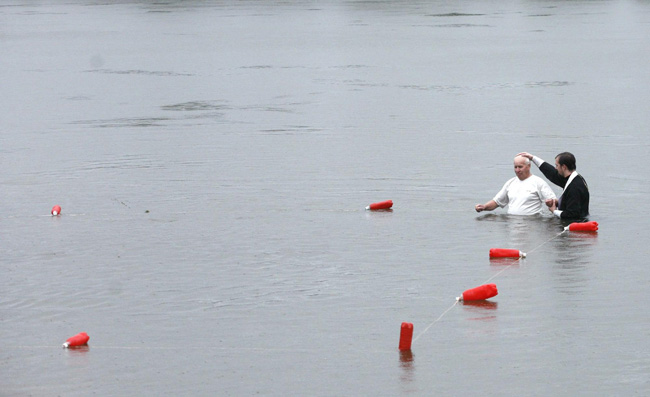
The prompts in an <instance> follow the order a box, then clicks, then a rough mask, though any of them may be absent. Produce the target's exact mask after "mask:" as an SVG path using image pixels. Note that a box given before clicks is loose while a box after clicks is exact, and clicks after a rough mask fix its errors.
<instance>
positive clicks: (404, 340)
mask: <svg viewBox="0 0 650 397" xmlns="http://www.w3.org/2000/svg"><path fill="white" fill-rule="evenodd" d="M412 339H413V324H411V323H402V330H401V331H400V333H399V349H400V350H411V340H412Z"/></svg>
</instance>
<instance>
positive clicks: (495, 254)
mask: <svg viewBox="0 0 650 397" xmlns="http://www.w3.org/2000/svg"><path fill="white" fill-rule="evenodd" d="M519 257H521V258H525V257H526V253H525V252H521V251H519V250H514V249H508V248H490V258H519Z"/></svg>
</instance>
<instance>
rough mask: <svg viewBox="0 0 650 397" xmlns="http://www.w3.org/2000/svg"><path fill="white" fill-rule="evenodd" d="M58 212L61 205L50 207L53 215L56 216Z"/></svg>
mask: <svg viewBox="0 0 650 397" xmlns="http://www.w3.org/2000/svg"><path fill="white" fill-rule="evenodd" d="M60 213H61V207H60V206H58V205H55V206H54V207H52V215H53V216H57V215H59V214H60Z"/></svg>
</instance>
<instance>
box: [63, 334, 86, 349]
mask: <svg viewBox="0 0 650 397" xmlns="http://www.w3.org/2000/svg"><path fill="white" fill-rule="evenodd" d="M89 339H90V337H89V336H88V334H87V333H85V332H80V333H78V334H77V335H75V336H72V337H70V338H68V340H66V341H65V343H64V344H63V347H75V346H83V345H86V344H88V340H89Z"/></svg>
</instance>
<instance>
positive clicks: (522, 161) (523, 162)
mask: <svg viewBox="0 0 650 397" xmlns="http://www.w3.org/2000/svg"><path fill="white" fill-rule="evenodd" d="M515 175H517V178H519V180H522V181H523V180H524V179H527V178H528V177H529V176H530V160H529V159H527V158H526V157H524V156H517V157H515Z"/></svg>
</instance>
